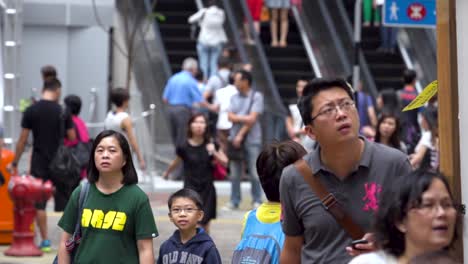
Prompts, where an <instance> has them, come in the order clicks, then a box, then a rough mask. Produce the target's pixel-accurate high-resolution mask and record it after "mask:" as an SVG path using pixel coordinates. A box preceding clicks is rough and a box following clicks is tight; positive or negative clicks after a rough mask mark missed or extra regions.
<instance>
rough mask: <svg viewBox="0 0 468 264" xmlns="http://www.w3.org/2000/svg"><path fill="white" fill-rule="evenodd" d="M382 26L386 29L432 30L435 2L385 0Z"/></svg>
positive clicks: (434, 19) (424, 0) (430, 0)
mask: <svg viewBox="0 0 468 264" xmlns="http://www.w3.org/2000/svg"><path fill="white" fill-rule="evenodd" d="M383 8H384V10H383V24H384V25H385V26H388V27H415V28H434V27H435V26H436V17H437V14H436V0H385V4H384V6H383Z"/></svg>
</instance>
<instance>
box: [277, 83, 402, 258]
mask: <svg viewBox="0 0 468 264" xmlns="http://www.w3.org/2000/svg"><path fill="white" fill-rule="evenodd" d="M352 94H353V92H352V88H351V87H350V86H349V85H348V84H347V83H346V82H345V81H344V80H342V79H332V80H326V79H315V80H314V81H312V82H311V83H310V84H308V85H307V86H306V87H305V89H304V92H303V96H302V97H301V99H300V100H299V103H298V107H299V110H300V112H301V116H302V119H303V121H304V125H305V126H306V128H305V129H306V132H307V135H308V136H310V137H313V138H314V139H315V140H316V141H317V142H318V143H319V147H318V148H316V149H314V150H313V151H312V152H311V153H309V154H308V155H306V156H305V157H304V159H305V160H306V161H307V163H308V164H309V166H310V167H311V168H312V171H313V173H314V177H318V178H319V180H320V181H321V182H322V183H323V185H324V186H325V187H326V188H327V190H328V191H329V192H330V193H332V194H333V195H334V196H335V197H336V199H337V200H338V202H339V203H340V205H341V208H342V209H343V210H344V211H346V213H347V214H348V215H350V216H351V218H352V219H353V221H354V222H355V223H356V224H358V225H359V226H361V228H362V229H363V230H365V232H369V230H370V228H371V222H372V219H373V215H374V213H375V212H376V211H377V210H378V206H379V203H378V197H379V193H380V192H381V191H382V189H384V188H385V187H386V186H388V184H392V180H393V179H395V178H396V177H399V176H402V175H406V174H408V173H409V172H410V171H411V166H410V164H409V161H408V158H407V156H406V155H404V154H402V153H401V152H400V151H398V150H396V149H392V148H389V147H386V146H383V145H380V144H377V143H373V142H370V141H367V140H366V139H364V138H363V137H361V136H360V135H359V133H358V131H359V116H358V112H357V110H356V107H355V104H354V101H353V95H352ZM280 193H281V204H282V210H283V211H282V214H283V222H282V227H283V231H284V233H285V234H286V240H285V243H284V247H283V251H282V253H281V263H301V262H302V263H348V262H349V261H350V260H351V258H352V256H354V255H358V254H360V253H365V252H369V251H371V250H374V249H375V248H374V244H373V241H372V234H371V233H366V234H365V235H364V237H363V238H364V239H366V240H368V241H369V243H367V244H359V245H357V249H352V248H351V247H350V246H349V245H350V243H351V241H352V239H351V237H349V236H348V234H347V233H346V232H345V231H344V229H343V228H342V226H341V225H339V224H338V223H337V222H336V220H335V218H334V217H333V216H332V215H331V214H330V213H329V212H328V211H326V210H325V209H324V207H323V206H322V203H321V201H320V199H319V198H317V196H316V195H315V193H314V192H313V191H312V190H311V188H310V187H309V185H308V184H307V183H306V182H305V181H304V178H303V176H302V175H301V174H299V172H298V171H297V170H296V167H294V166H289V167H287V168H285V169H284V170H283V174H282V177H281V184H280Z"/></svg>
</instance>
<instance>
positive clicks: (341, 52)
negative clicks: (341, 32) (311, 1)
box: [317, 0, 352, 72]
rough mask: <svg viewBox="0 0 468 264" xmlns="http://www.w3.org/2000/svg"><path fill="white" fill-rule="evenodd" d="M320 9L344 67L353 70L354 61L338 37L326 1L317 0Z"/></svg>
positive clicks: (349, 70)
mask: <svg viewBox="0 0 468 264" xmlns="http://www.w3.org/2000/svg"><path fill="white" fill-rule="evenodd" d="M325 1H326V0H325ZM317 3H318V6H319V9H320V11H321V13H322V14H323V18H324V22H325V23H326V24H327V29H328V31H329V32H330V37H331V39H332V41H333V44H334V46H335V49H336V51H337V54H338V57H339V58H340V60H341V62H342V63H343V66H344V67H343V68H344V69H346V70H347V71H348V72H351V71H352V65H351V64H352V63H351V61H350V60H349V58H348V56H346V53H345V48H344V47H343V43H342V42H341V41H340V39H339V38H338V33H337V31H336V29H335V23H334V22H333V20H332V19H331V15H330V13H329V12H328V9H327V7H326V6H325V5H324V1H322V0H319V1H317Z"/></svg>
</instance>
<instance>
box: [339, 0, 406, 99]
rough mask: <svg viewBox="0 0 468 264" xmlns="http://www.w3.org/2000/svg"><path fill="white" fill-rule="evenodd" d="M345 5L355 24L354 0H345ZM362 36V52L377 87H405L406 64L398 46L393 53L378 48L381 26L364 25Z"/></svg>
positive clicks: (349, 16)
mask: <svg viewBox="0 0 468 264" xmlns="http://www.w3.org/2000/svg"><path fill="white" fill-rule="evenodd" d="M343 5H344V7H345V9H346V13H347V14H348V18H349V20H350V21H351V23H352V24H354V1H345V2H343ZM361 38H362V39H361V48H362V52H363V54H364V57H365V59H366V61H367V64H368V65H369V68H370V72H371V74H372V76H373V77H374V81H375V84H376V87H377V89H378V90H382V89H385V88H393V89H401V88H402V87H403V80H402V75H403V71H404V70H405V69H406V65H405V63H404V61H403V58H402V54H401V53H400V51H399V50H398V49H397V47H395V50H394V52H392V53H388V52H381V51H379V50H378V48H379V46H381V37H380V28H379V27H375V26H370V27H362V35H361Z"/></svg>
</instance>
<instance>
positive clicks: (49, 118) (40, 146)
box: [10, 79, 76, 252]
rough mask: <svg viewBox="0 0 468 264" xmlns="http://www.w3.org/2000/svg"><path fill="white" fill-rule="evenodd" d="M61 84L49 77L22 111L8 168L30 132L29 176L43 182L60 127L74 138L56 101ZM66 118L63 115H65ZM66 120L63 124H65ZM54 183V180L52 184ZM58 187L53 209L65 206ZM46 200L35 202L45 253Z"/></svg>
mask: <svg viewBox="0 0 468 264" xmlns="http://www.w3.org/2000/svg"><path fill="white" fill-rule="evenodd" d="M61 87H62V85H61V83H60V81H59V80H58V79H49V80H46V81H45V82H44V87H43V88H42V96H41V100H40V101H39V102H37V103H35V104H33V105H31V106H30V107H29V108H27V109H26V111H25V112H24V114H23V118H22V120H21V128H22V130H21V133H20V137H19V139H18V143H17V144H16V151H15V158H14V160H13V162H12V163H11V164H10V170H16V168H17V167H18V162H19V161H20V158H21V155H22V154H23V151H24V147H25V145H26V140H27V139H28V136H29V133H30V132H32V135H33V152H32V157H31V175H32V176H34V177H36V178H40V179H42V180H44V181H46V180H49V179H51V175H50V171H49V164H50V162H51V160H52V158H53V157H54V155H55V152H56V151H57V149H58V147H59V142H60V141H61V140H63V137H64V135H61V130H62V129H63V128H62V127H63V126H64V127H65V134H66V137H67V138H68V139H69V140H75V138H76V134H75V130H74V129H73V122H72V120H71V119H70V118H66V115H63V110H62V107H61V106H60V105H59V104H58V100H59V98H60V92H61ZM64 117H65V118H64ZM64 123H65V124H64ZM54 184H55V183H54ZM61 190H63V189H62V188H60V186H56V191H55V193H54V201H55V211H62V210H63V208H65V204H66V200H67V199H65V197H64V196H63V194H62V192H61ZM46 204H47V202H43V203H38V204H36V209H37V217H36V220H37V225H38V226H39V231H40V234H41V237H42V242H41V244H40V246H39V247H40V248H41V250H42V251H44V252H48V251H50V240H49V239H48V235H47V216H46V213H45V208H46Z"/></svg>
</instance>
